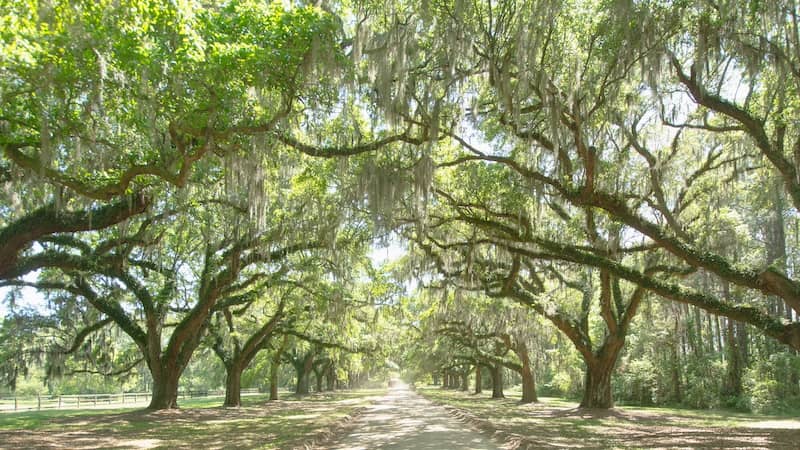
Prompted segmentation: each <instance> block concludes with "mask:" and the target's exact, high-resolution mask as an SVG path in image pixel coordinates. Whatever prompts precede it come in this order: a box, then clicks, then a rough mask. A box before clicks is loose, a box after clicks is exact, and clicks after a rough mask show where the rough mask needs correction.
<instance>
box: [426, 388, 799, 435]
mask: <svg viewBox="0 0 800 450" xmlns="http://www.w3.org/2000/svg"><path fill="white" fill-rule="evenodd" d="M418 391H419V392H420V393H421V394H422V395H424V396H425V397H426V398H428V399H429V400H432V401H434V402H435V403H438V404H441V405H444V406H447V407H448V409H450V410H451V412H452V413H454V414H455V415H457V416H458V417H460V418H461V419H462V420H465V421H468V422H472V423H473V424H474V425H476V426H478V427H479V428H481V429H483V430H486V431H490V432H494V431H499V432H500V433H501V434H503V435H504V436H505V437H506V438H507V440H509V441H510V442H512V443H513V444H514V446H516V448H565V447H566V448H699V447H714V448H731V447H735V448H797V445H798V442H800V420H796V419H792V418H788V417H786V416H763V415H756V414H743V413H734V412H726V411H692V410H685V409H673V408H635V407H622V408H614V409H611V410H587V409H580V408H578V407H577V406H578V405H577V403H573V402H568V401H564V400H561V399H554V398H542V399H540V402H539V403H535V404H528V405H522V404H520V403H519V402H518V401H517V400H516V399H513V398H506V399H500V400H492V399H490V398H489V395H488V394H479V395H474V394H470V393H468V392H458V391H449V390H442V389H439V388H430V387H428V388H423V389H418Z"/></svg>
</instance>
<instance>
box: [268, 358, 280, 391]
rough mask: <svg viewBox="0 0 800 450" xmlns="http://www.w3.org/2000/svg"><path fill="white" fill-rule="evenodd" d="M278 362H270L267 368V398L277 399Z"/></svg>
mask: <svg viewBox="0 0 800 450" xmlns="http://www.w3.org/2000/svg"><path fill="white" fill-rule="evenodd" d="M279 368H280V363H276V362H274V361H273V362H272V364H271V365H270V368H269V400H270V401H275V400H277V399H278V369H279Z"/></svg>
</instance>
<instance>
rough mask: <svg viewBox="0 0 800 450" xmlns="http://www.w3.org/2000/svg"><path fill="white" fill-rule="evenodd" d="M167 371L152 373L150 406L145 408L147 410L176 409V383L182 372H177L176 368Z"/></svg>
mask: <svg viewBox="0 0 800 450" xmlns="http://www.w3.org/2000/svg"><path fill="white" fill-rule="evenodd" d="M167 368H169V366H167ZM169 369H170V370H163V369H162V370H159V371H152V375H153V396H152V397H151V398H150V405H148V406H147V409H154V410H155V409H174V408H177V407H178V381H179V380H180V377H181V372H182V371H181V370H177V368H174V370H173V369H172V368H169Z"/></svg>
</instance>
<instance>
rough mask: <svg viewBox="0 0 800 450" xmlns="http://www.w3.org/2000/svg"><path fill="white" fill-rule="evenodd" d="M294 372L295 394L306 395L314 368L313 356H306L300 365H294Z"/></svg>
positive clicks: (310, 354) (311, 354)
mask: <svg viewBox="0 0 800 450" xmlns="http://www.w3.org/2000/svg"><path fill="white" fill-rule="evenodd" d="M294 367H295V371H296V372H297V388H296V389H295V394H297V395H308V394H309V384H310V382H311V376H310V375H311V370H312V368H313V367H314V354H313V353H309V354H307V355H306V356H305V357H304V358H303V360H302V362H301V363H300V364H295V366H294Z"/></svg>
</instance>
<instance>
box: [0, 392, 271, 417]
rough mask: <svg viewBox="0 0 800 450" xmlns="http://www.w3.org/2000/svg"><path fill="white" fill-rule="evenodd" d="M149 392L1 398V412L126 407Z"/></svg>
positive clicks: (194, 394) (183, 394)
mask: <svg viewBox="0 0 800 450" xmlns="http://www.w3.org/2000/svg"><path fill="white" fill-rule="evenodd" d="M258 393H259V391H258V389H257V388H251V389H242V395H256V394H258ZM150 395H151V394H150V393H149V392H122V393H118V394H81V395H37V396H35V397H17V396H14V397H0V412H10V411H40V410H43V409H62V408H63V409H83V408H97V407H108V406H115V407H118V406H125V405H136V404H142V403H147V402H149V401H150ZM224 395H225V391H221V390H216V391H180V392H178V399H187V398H202V397H221V396H224Z"/></svg>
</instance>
